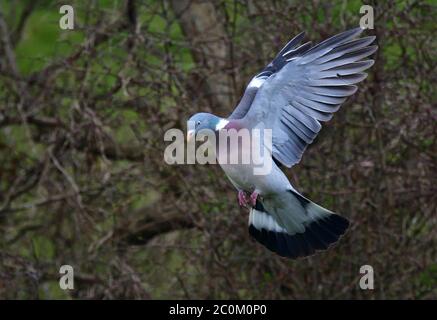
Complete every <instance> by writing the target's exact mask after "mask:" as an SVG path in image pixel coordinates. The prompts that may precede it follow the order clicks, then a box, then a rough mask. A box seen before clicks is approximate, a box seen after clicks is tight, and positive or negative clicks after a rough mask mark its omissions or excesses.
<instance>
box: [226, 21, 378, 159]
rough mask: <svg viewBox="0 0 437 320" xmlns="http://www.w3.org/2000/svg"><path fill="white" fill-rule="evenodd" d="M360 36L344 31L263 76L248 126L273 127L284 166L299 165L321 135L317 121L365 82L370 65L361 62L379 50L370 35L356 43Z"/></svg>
mask: <svg viewBox="0 0 437 320" xmlns="http://www.w3.org/2000/svg"><path fill="white" fill-rule="evenodd" d="M361 32H362V30H361V29H360V28H356V29H352V30H349V31H345V32H343V33H340V34H338V35H336V36H333V37H331V38H329V39H327V40H325V41H323V42H321V43H320V44H318V45H316V46H314V47H312V48H310V49H308V50H305V51H304V52H301V53H299V54H297V55H294V56H293V57H291V58H287V61H286V63H285V64H284V65H282V66H281V68H280V69H279V70H278V71H277V72H275V73H272V74H270V76H267V77H266V78H264V81H263V83H262V85H261V86H259V88H258V89H257V92H256V95H255V97H254V99H253V101H252V102H251V104H250V105H249V106H248V107H246V109H247V110H246V112H245V116H244V118H245V120H246V121H247V122H246V123H248V124H249V125H250V126H251V127H260V125H261V127H265V128H270V129H272V133H273V148H272V153H273V157H274V158H275V159H276V160H278V161H279V162H281V163H282V164H284V165H285V166H287V167H291V166H292V165H294V164H296V163H298V162H299V161H300V159H301V157H302V154H303V152H304V151H305V149H306V147H307V146H308V145H309V144H310V143H312V141H313V140H314V138H315V137H316V136H317V134H318V132H319V131H320V129H321V124H320V122H323V121H328V120H330V119H331V118H332V115H333V113H334V112H336V111H337V110H338V109H339V108H340V105H341V104H342V103H343V102H344V101H345V100H346V99H347V97H349V96H351V95H352V94H354V93H355V92H356V90H357V87H356V86H355V85H354V84H356V83H358V82H360V81H362V80H363V79H365V78H366V76H367V74H366V73H364V72H363V71H364V70H366V69H368V68H369V67H370V66H372V65H373V63H374V61H373V60H362V59H364V58H366V57H368V56H369V55H371V54H373V53H374V52H375V51H376V50H377V46H375V45H370V44H371V43H372V42H373V41H374V40H375V37H373V36H372V37H364V38H359V39H355V38H356V37H357V36H358V35H359V34H360V33H361ZM298 37H299V36H298ZM292 41H293V40H292ZM299 41H300V39H299ZM276 59H277V58H275V60H276ZM275 60H274V61H275ZM267 68H268V67H267ZM267 68H266V69H267ZM261 74H262V73H261ZM237 109H238V108H237ZM235 112H236V113H237V114H240V111H239V110H235ZM235 112H234V113H235Z"/></svg>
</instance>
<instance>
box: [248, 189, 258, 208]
mask: <svg viewBox="0 0 437 320" xmlns="http://www.w3.org/2000/svg"><path fill="white" fill-rule="evenodd" d="M257 198H258V192H256V191H254V192H252V194H251V195H250V204H251V205H252V207H255V206H256V199H257Z"/></svg>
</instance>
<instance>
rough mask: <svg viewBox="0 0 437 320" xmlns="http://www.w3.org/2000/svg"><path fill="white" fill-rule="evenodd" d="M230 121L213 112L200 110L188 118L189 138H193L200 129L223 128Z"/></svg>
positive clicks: (215, 129)
mask: <svg viewBox="0 0 437 320" xmlns="http://www.w3.org/2000/svg"><path fill="white" fill-rule="evenodd" d="M227 122H228V121H227V120H225V119H222V118H220V117H217V116H215V115H213V114H211V113H206V112H200V113H196V114H195V115H193V116H192V117H191V118H190V119H189V120H188V139H191V138H192V136H194V135H195V134H196V133H198V132H199V131H200V130H205V129H207V130H212V131H217V130H219V129H222V127H224V126H225V125H226V123H227Z"/></svg>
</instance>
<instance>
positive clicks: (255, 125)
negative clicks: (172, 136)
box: [189, 28, 377, 258]
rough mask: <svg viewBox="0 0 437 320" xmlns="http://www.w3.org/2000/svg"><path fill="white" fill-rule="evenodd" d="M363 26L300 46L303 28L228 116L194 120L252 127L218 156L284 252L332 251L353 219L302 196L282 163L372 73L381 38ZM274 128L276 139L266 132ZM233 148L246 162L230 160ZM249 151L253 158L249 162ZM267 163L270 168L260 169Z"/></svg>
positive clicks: (270, 241) (256, 223) (259, 234)
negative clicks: (376, 43) (375, 43)
mask: <svg viewBox="0 0 437 320" xmlns="http://www.w3.org/2000/svg"><path fill="white" fill-rule="evenodd" d="M361 31H362V30H361V29H359V28H357V29H353V30H349V31H346V32H343V33H341V34H338V35H336V36H334V37H331V38H329V39H327V40H325V41H323V42H322V43H320V44H318V45H316V46H314V47H311V45H310V44H309V43H305V44H303V45H300V46H298V45H299V43H300V41H301V40H302V38H303V34H299V35H298V36H296V37H295V38H293V39H292V40H291V41H290V42H289V43H288V44H287V45H286V46H285V47H284V48H283V49H282V50H281V51H280V52H279V54H278V55H277V56H276V58H275V59H274V60H273V61H272V62H271V63H270V64H269V65H268V66H267V67H266V68H265V69H264V70H263V71H262V72H261V73H260V74H258V75H257V76H255V77H254V78H253V79H252V80H251V81H250V83H249V85H248V87H247V89H246V91H245V94H244V96H243V98H242V99H241V101H240V103H239V105H238V106H237V108H236V109H235V110H234V112H233V113H232V114H231V115H230V116H229V117H228V118H227V119H225V118H219V117H217V116H214V115H211V114H205V113H201V114H196V115H194V116H193V117H192V118H191V119H190V120H191V121H193V122H194V123H195V129H194V133H196V132H198V131H199V130H202V129H210V130H213V131H214V132H215V133H216V135H217V136H218V137H219V140H220V134H221V133H223V132H231V131H232V130H233V131H232V132H233V133H234V134H238V133H239V132H243V131H247V132H248V135H249V137H250V141H251V143H249V144H248V143H239V144H234V145H232V144H231V145H230V146H226V147H225V148H219V147H218V146H217V149H216V153H217V159H218V163H219V164H220V166H221V167H222V169H223V170H224V172H225V173H226V175H227V177H228V178H229V180H230V181H231V182H232V184H233V185H234V186H235V188H236V189H237V190H238V199H239V202H240V205H249V206H250V207H251V208H250V214H249V233H250V234H251V235H252V236H253V237H254V238H255V239H256V240H257V241H258V242H260V243H262V244H263V245H264V246H266V247H267V248H268V249H270V250H272V251H274V252H276V253H278V254H279V255H281V256H285V257H289V258H296V257H305V256H308V255H311V254H313V253H315V252H316V251H317V250H325V249H327V248H328V247H329V246H330V245H331V244H333V243H335V242H336V241H337V240H338V239H339V237H340V236H341V235H343V234H344V232H345V231H346V229H347V228H348V226H349V222H348V221H347V219H345V218H343V217H341V216H339V215H337V214H335V213H333V212H331V211H329V210H327V209H325V208H323V207H321V206H319V205H317V204H315V203H313V202H312V201H310V200H308V199H307V198H305V197H304V196H302V195H301V194H300V193H299V192H298V191H297V190H296V189H295V188H294V187H293V186H292V185H291V183H290V182H289V180H288V178H287V177H286V175H285V174H284V172H283V171H282V170H281V168H280V167H279V165H278V164H281V165H284V166H286V167H291V166H293V165H294V164H296V163H298V162H299V161H300V159H301V157H302V154H303V152H304V150H305V149H306V147H307V146H308V145H309V144H311V143H312V141H313V140H314V138H315V137H316V136H317V134H318V132H319V131H320V129H321V123H320V122H324V121H328V120H330V119H331V117H332V115H333V113H334V112H336V111H337V110H338V109H339V107H340V105H341V104H342V103H343V102H344V101H345V100H346V98H347V97H348V96H350V95H352V94H353V93H355V91H356V90H357V87H356V86H355V85H354V84H355V83H358V82H360V81H362V80H363V79H364V78H365V77H366V74H365V73H363V72H362V71H364V70H365V69H367V68H369V67H370V66H371V65H372V64H373V60H364V61H361V59H363V58H365V57H367V56H369V55H370V54H372V53H374V52H375V51H376V49H377V47H376V46H370V44H371V43H372V42H373V41H374V39H375V38H374V37H365V38H360V39H354V38H355V37H356V36H357V35H359V34H360V33H361ZM256 130H260V131H261V132H262V134H261V136H258V135H256V134H255V133H254V132H255V131H256ZM266 131H269V132H270V134H271V138H272V139H271V140H268V139H267V140H265V139H263V137H264V135H266V133H265V132H266ZM192 134H193V132H191V133H189V136H192ZM253 141H256V142H257V146H259V147H260V150H262V152H261V154H262V157H261V158H258V160H259V159H261V162H260V161H254V149H253V148H252V146H253ZM267 142H270V143H267ZM255 150H257V149H255ZM223 155H225V156H223ZM229 155H231V156H236V159H238V161H237V162H234V163H229V162H230V161H229V158H228V157H227V156H229ZM244 156H247V157H246V158H245V159H250V161H249V162H244V161H242V159H244ZM260 167H265V168H268V170H267V171H265V172H262V173H261V174H260V173H259V171H258V174H257V171H256V169H257V168H258V169H259V168H260ZM249 195H250V197H249Z"/></svg>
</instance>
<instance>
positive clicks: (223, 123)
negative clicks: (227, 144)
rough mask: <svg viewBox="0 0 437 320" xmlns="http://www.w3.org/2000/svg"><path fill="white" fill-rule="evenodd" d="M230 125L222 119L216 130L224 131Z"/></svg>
mask: <svg viewBox="0 0 437 320" xmlns="http://www.w3.org/2000/svg"><path fill="white" fill-rule="evenodd" d="M228 123H229V121H228V120H226V119H220V121H219V122H218V123H217V124H216V126H215V130H216V131H218V130H221V129H223V128H224V127H225V126H226V125H227V124H228Z"/></svg>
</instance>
